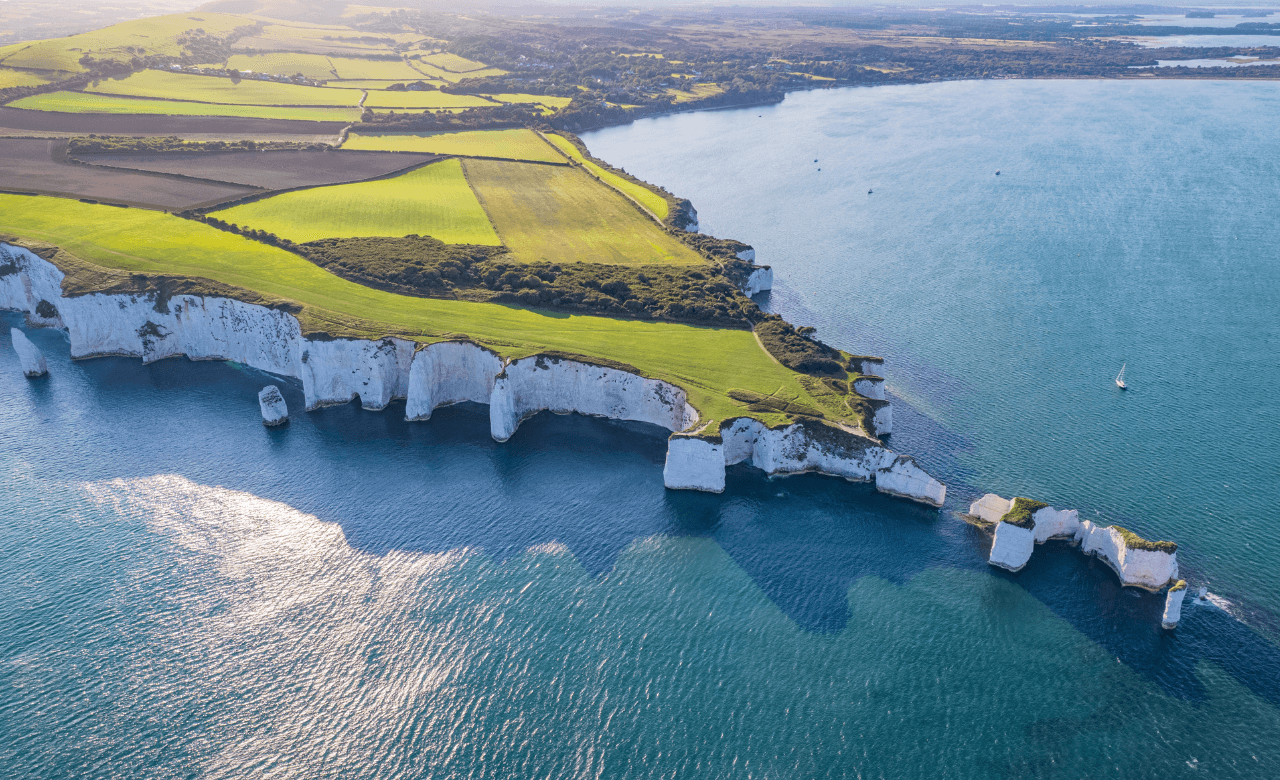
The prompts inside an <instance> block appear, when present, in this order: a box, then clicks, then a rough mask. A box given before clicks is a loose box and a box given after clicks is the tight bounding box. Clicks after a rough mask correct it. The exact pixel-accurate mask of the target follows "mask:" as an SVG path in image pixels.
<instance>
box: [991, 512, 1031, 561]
mask: <svg viewBox="0 0 1280 780" xmlns="http://www.w3.org/2000/svg"><path fill="white" fill-rule="evenodd" d="M1035 549H1036V538H1035V533H1034V532H1033V531H1032V530H1031V529H1030V528H1023V527H1021V526H1017V525H1013V524H1012V523H997V524H996V534H995V539H993V540H992V542H991V555H990V557H988V558H987V563H989V564H991V565H992V566H999V567H1000V568H1002V569H1008V570H1009V571H1014V572H1016V571H1021V570H1022V567H1023V566H1026V565H1027V561H1029V560H1031V553H1032V552H1034V551H1035Z"/></svg>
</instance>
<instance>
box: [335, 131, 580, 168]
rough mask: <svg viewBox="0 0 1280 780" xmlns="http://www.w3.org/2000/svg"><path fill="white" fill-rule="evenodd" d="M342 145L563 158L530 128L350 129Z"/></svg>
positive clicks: (544, 159)
mask: <svg viewBox="0 0 1280 780" xmlns="http://www.w3.org/2000/svg"><path fill="white" fill-rule="evenodd" d="M342 148H343V149H355V150H365V151H378V152H428V153H431V154H456V155H459V156H462V157H502V158H505V159H508V160H538V161H541V162H564V158H563V157H562V156H560V155H559V154H556V150H555V149H552V148H551V147H550V146H548V145H547V142H546V141H544V140H542V138H541V136H539V135H538V134H537V133H535V132H533V131H532V130H527V129H524V128H515V129H512V130H469V131H466V132H461V133H433V134H421V133H354V132H353V133H351V135H349V136H348V137H347V142H346V143H345V144H343V145H342Z"/></svg>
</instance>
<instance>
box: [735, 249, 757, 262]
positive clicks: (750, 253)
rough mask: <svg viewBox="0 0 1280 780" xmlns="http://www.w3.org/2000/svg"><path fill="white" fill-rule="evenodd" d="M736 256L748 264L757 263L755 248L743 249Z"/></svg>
mask: <svg viewBox="0 0 1280 780" xmlns="http://www.w3.org/2000/svg"><path fill="white" fill-rule="evenodd" d="M736 256H737V258H738V259H739V260H746V261H747V262H748V263H754V262H755V261H756V250H755V247H750V246H749V247H747V248H746V249H741V250H739V251H738V252H737V253H736Z"/></svg>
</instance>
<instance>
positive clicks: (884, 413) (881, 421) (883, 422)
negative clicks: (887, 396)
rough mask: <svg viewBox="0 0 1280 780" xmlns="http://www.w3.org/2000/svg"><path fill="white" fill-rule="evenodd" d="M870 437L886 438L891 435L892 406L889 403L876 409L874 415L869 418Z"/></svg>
mask: <svg viewBox="0 0 1280 780" xmlns="http://www.w3.org/2000/svg"><path fill="white" fill-rule="evenodd" d="M871 427H872V428H873V429H874V430H872V431H871V435H872V436H876V437H880V436H887V435H888V434H890V433H893V406H892V405H890V404H889V403H887V402H886V403H883V404H881V405H879V406H877V407H876V413H875V414H874V415H872V416H871Z"/></svg>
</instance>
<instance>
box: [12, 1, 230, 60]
mask: <svg viewBox="0 0 1280 780" xmlns="http://www.w3.org/2000/svg"><path fill="white" fill-rule="evenodd" d="M250 24H253V20H252V19H249V18H247V17H244V16H232V15H231V14H218V13H198V14H197V13H191V14H169V15H167V16H153V17H151V18H149V19H137V20H134V21H131V22H122V23H120V24H113V25H111V26H110V27H104V28H102V29H101V30H94V31H92V32H86V33H80V34H79V35H70V36H67V37H66V38H51V39H49V40H46V41H35V42H34V43H31V44H21V45H19V46H15V47H13V51H12V52H11V53H9V54H8V55H7V56H4V57H3V64H4V65H5V66H6V67H10V68H34V69H37V70H40V69H43V70H62V71H70V72H76V73H78V72H81V71H83V70H85V67H84V66H83V65H81V64H80V58H81V57H83V56H85V55H89V56H90V57H92V58H94V59H98V60H114V61H116V62H128V61H129V60H131V59H133V58H134V57H136V56H138V55H163V56H169V57H177V56H180V55H182V54H184V53H185V49H184V48H183V46H182V45H181V44H179V43H178V38H180V37H182V36H183V34H184V33H186V32H187V31H189V30H204V31H205V32H206V33H208V34H209V35H213V36H218V37H224V36H226V35H227V34H228V33H230V32H231V31H232V30H234V29H235V28H237V27H243V26H245V25H250Z"/></svg>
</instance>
